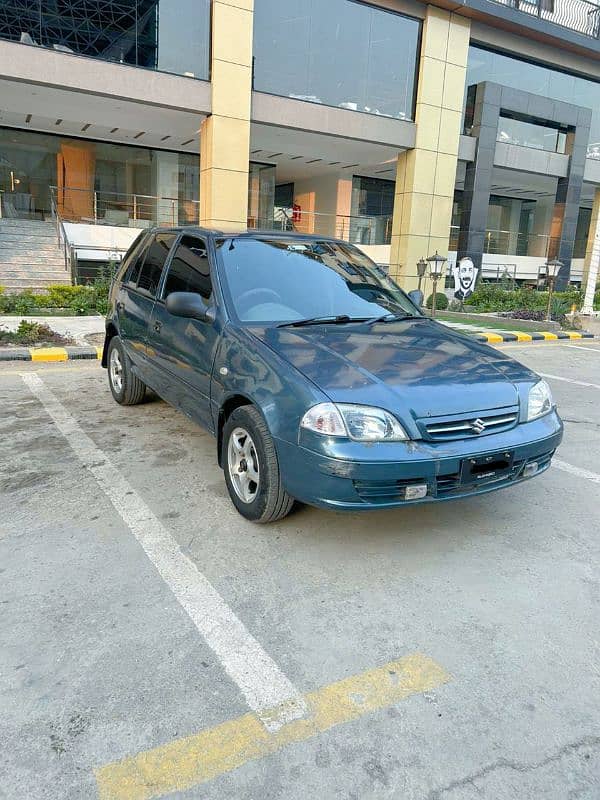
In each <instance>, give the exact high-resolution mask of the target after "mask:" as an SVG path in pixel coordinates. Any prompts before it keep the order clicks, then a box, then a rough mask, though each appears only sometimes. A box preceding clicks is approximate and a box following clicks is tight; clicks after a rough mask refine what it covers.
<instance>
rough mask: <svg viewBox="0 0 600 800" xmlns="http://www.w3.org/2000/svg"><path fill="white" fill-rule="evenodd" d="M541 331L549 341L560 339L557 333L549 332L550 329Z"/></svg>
mask: <svg viewBox="0 0 600 800" xmlns="http://www.w3.org/2000/svg"><path fill="white" fill-rule="evenodd" d="M540 333H541V334H542V336H543V337H544V339H545V340H546V341H547V342H548V341H550V342H553V341H555V340H557V339H558V336H557V335H556V334H555V333H549V332H548V331H540Z"/></svg>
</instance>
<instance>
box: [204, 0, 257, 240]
mask: <svg viewBox="0 0 600 800" xmlns="http://www.w3.org/2000/svg"><path fill="white" fill-rule="evenodd" d="M253 11H254V0H212V55H211V82H212V116H210V117H208V118H207V119H206V120H205V121H204V122H203V123H202V126H201V128H200V224H201V225H205V226H207V227H213V228H226V229H228V230H232V229H233V230H242V229H244V228H245V227H246V225H247V216H248V162H249V153H250V102H251V95H252V25H253Z"/></svg>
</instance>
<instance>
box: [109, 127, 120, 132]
mask: <svg viewBox="0 0 600 800" xmlns="http://www.w3.org/2000/svg"><path fill="white" fill-rule="evenodd" d="M118 130H119V129H118V128H113V129H112V130H111V133H116V132H117V131H118Z"/></svg>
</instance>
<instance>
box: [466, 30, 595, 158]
mask: <svg viewBox="0 0 600 800" xmlns="http://www.w3.org/2000/svg"><path fill="white" fill-rule="evenodd" d="M481 81H494V82H495V83H500V84H502V85H503V86H511V87H513V88H514V89H522V90H523V91H526V92H531V93H532V94H536V95H538V96H540V97H550V98H552V99H553V100H563V101H565V102H567V103H574V104H575V105H578V106H583V107H584V108H590V109H591V110H592V126H591V131H590V141H589V146H588V157H591V158H598V159H600V83H596V82H595V81H590V80H586V79H585V78H579V77H576V76H575V75H568V74H566V73H564V72H559V71H558V70H555V69H552V68H550V67H544V66H541V65H539V64H530V63H525V62H523V61H521V60H520V59H518V58H513V57H511V56H507V55H501V54H500V53H492V52H490V51H489V50H484V49H483V48H481V47H474V46H472V47H470V48H469V63H468V67H467V81H466V86H467V87H468V86H472V85H473V84H476V83H481Z"/></svg>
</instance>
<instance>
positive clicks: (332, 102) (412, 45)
mask: <svg viewBox="0 0 600 800" xmlns="http://www.w3.org/2000/svg"><path fill="white" fill-rule="evenodd" d="M420 30H421V23H420V21H419V20H417V19H413V18H412V17H406V16H403V15H401V14H397V13H394V12H391V11H386V10H384V9H381V8H375V7H374V6H369V5H366V4H364V3H360V2H355V0H327V2H326V3H323V2H321V0H306V2H304V3H295V2H292V0H256V2H255V4H254V88H255V89H256V90H257V91H260V92H267V93H270V94H276V95H283V96H285V97H293V98H296V99H299V100H307V101H310V102H313V103H322V104H323V105H327V106H337V107H339V108H346V109H351V110H353V111H362V112H367V113H370V114H379V115H383V116H387V117H396V118H398V119H413V116H414V95H415V88H416V72H417V60H418V53H419V38H420Z"/></svg>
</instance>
